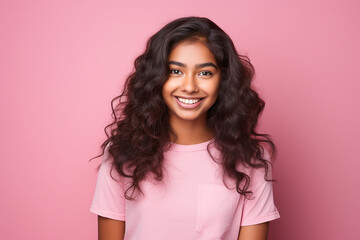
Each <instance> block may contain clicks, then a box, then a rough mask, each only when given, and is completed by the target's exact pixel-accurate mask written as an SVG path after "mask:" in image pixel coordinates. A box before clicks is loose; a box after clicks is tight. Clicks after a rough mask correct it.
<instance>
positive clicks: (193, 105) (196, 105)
mask: <svg viewBox="0 0 360 240" xmlns="http://www.w3.org/2000/svg"><path fill="white" fill-rule="evenodd" d="M179 97H180V96H179ZM180 98H185V99H199V97H198V98H194V97H192V98H189V97H180ZM204 99H205V98H201V100H200V101H198V102H196V103H194V104H186V103H183V102H180V100H179V99H178V97H175V100H176V102H177V104H178V106H180V107H181V108H184V109H194V108H197V107H198V106H199V105H200V104H201V103H202V102H203V101H204Z"/></svg>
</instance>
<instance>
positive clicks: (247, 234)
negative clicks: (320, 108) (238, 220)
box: [239, 222, 269, 240]
mask: <svg viewBox="0 0 360 240" xmlns="http://www.w3.org/2000/svg"><path fill="white" fill-rule="evenodd" d="M268 232H269V222H265V223H260V224H255V225H249V226H243V227H240V231H239V240H267V239H268Z"/></svg>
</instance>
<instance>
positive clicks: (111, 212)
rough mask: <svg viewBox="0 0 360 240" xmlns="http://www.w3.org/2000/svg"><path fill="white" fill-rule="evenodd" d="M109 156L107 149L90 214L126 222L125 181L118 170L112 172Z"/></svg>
mask: <svg viewBox="0 0 360 240" xmlns="http://www.w3.org/2000/svg"><path fill="white" fill-rule="evenodd" d="M109 156H110V154H109V153H108V151H107V148H105V152H104V155H103V158H102V162H101V165H100V169H99V172H98V176H97V182H96V187H95V193H94V197H93V201H92V204H91V206H90V212H92V213H95V214H97V215H100V216H103V217H107V218H111V219H115V220H121V221H125V202H126V199H125V197H124V181H123V178H122V176H121V175H120V174H119V173H118V172H117V171H116V169H113V170H112V171H111V161H110V159H109ZM110 174H111V175H110ZM112 177H113V178H115V180H114V179H113V178H112Z"/></svg>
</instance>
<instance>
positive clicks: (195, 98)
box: [174, 96, 204, 99]
mask: <svg viewBox="0 0 360 240" xmlns="http://www.w3.org/2000/svg"><path fill="white" fill-rule="evenodd" d="M174 97H175V98H185V99H199V98H204V97H183V96H174Z"/></svg>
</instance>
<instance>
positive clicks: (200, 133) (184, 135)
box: [170, 117, 213, 145]
mask: <svg viewBox="0 0 360 240" xmlns="http://www.w3.org/2000/svg"><path fill="white" fill-rule="evenodd" d="M170 126H171V128H172V130H173V131H174V133H175V135H176V138H175V136H171V141H172V142H175V143H177V144H182V145H190V144H197V143H202V142H206V141H208V140H210V139H211V138H212V137H213V133H212V131H211V130H210V129H209V127H208V125H207V121H206V117H205V118H201V119H196V120H192V121H187V120H183V119H178V118H170Z"/></svg>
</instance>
